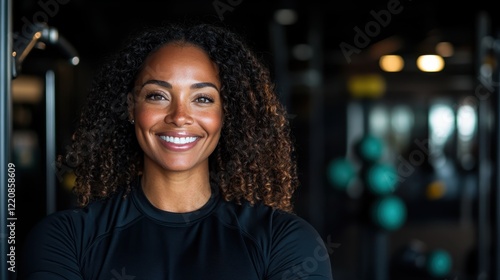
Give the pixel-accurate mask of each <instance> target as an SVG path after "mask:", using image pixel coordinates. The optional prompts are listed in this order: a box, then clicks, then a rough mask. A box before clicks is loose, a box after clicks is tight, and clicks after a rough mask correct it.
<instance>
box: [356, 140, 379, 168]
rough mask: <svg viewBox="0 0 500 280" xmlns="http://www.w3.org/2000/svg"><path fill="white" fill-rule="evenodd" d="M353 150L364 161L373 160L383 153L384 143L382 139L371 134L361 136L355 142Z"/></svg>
mask: <svg viewBox="0 0 500 280" xmlns="http://www.w3.org/2000/svg"><path fill="white" fill-rule="evenodd" d="M354 148H355V151H356V154H357V156H358V157H359V158H360V159H361V160H363V161H365V162H369V163H371V162H375V161H377V160H379V159H380V158H381V157H382V155H383V153H384V143H383V141H382V139H380V138H379V137H376V136H373V135H365V136H363V137H362V138H361V139H360V140H359V141H358V142H357V143H356V144H355V147H354Z"/></svg>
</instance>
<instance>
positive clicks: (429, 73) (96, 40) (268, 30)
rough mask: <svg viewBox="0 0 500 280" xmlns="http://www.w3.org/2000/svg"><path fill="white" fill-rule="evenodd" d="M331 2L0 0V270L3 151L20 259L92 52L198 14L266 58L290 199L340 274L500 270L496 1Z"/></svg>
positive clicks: (66, 178) (56, 206)
mask: <svg viewBox="0 0 500 280" xmlns="http://www.w3.org/2000/svg"><path fill="white" fill-rule="evenodd" d="M325 2H326V1H325ZM325 2H322V1H319V0H308V1H300V0H296V1H293V0H288V1H286V0H282V1H263V0H259V1H256V0H252V1H251V0H198V1H195V0H189V1H187V0H186V1H169V0H164V1H141V2H139V1H127V2H124V1H112V0H105V1H97V0H91V1H89V0H87V1H83V0H40V1H29V0H16V1H9V0H1V1H0V3H1V5H2V7H1V10H2V16H1V18H2V19H1V21H2V22H1V27H2V30H0V32H1V35H2V38H1V50H2V52H1V53H2V64H4V65H3V66H2V67H3V68H2V80H0V81H1V84H2V99H1V100H0V101H1V104H0V105H1V106H2V108H1V110H2V117H3V118H2V119H1V120H2V124H1V127H2V131H1V132H2V135H1V137H2V141H1V143H0V144H1V146H2V147H1V148H2V152H1V157H2V171H1V173H0V175H1V177H2V184H1V186H2V191H3V192H2V196H3V197H4V198H5V199H2V201H1V202H0V204H1V205H2V208H3V209H2V211H0V213H3V214H2V217H1V218H2V221H1V222H2V241H4V242H3V243H2V251H3V252H2V257H1V259H4V258H5V257H6V256H7V262H5V261H2V264H1V265H2V267H1V268H2V271H1V273H2V276H3V278H1V279H4V278H5V277H12V273H7V272H8V270H7V268H8V267H9V263H8V261H9V257H8V254H9V251H8V247H6V245H5V244H6V243H7V240H8V238H4V237H8V236H9V234H10V235H11V232H10V228H9V227H7V225H8V224H9V221H8V216H7V213H6V212H5V211H6V210H7V209H8V205H6V204H7V198H8V192H7V184H4V183H3V182H7V178H8V176H9V174H7V170H8V163H14V164H15V166H16V168H15V178H16V186H15V217H16V218H17V220H16V221H15V239H16V246H17V247H16V248H17V249H16V251H15V254H16V258H19V257H20V256H19V254H20V247H21V246H22V243H23V239H24V237H25V235H26V233H27V232H28V231H29V230H30V228H31V227H32V226H33V225H34V224H35V223H36V222H37V221H39V220H40V219H41V218H43V217H44V216H45V215H47V214H50V213H52V212H54V211H57V210H62V209H67V208H70V207H73V206H74V205H73V203H72V201H73V200H72V199H73V197H72V195H71V191H70V190H71V187H72V184H73V181H74V175H73V173H72V169H71V167H70V166H63V167H56V166H55V159H56V157H57V155H59V154H62V153H64V151H65V149H66V147H67V146H68V145H69V143H70V137H71V133H72V131H73V129H74V126H75V124H76V121H77V118H78V114H79V110H80V107H81V105H82V102H83V101H84V99H85V95H86V91H87V89H88V88H89V84H90V79H91V77H92V75H93V73H94V70H96V67H97V66H98V65H99V63H100V61H102V59H103V58H105V57H106V56H107V55H108V54H110V53H112V52H113V51H114V50H115V49H116V48H117V47H118V46H119V45H120V43H121V41H123V40H124V39H125V38H126V36H127V34H129V32H130V31H131V30H133V29H134V28H136V27H138V26H140V25H143V24H148V23H156V22H161V21H162V20H165V19H169V18H178V19H184V18H185V19H187V18H193V17H194V18H200V19H203V20H207V21H214V22H215V21H222V22H223V23H224V24H227V25H229V26H231V27H232V28H233V29H235V30H237V31H238V32H239V33H241V34H243V35H244V36H245V37H246V38H248V41H249V42H250V44H251V47H252V48H253V49H254V50H255V51H256V52H257V53H258V54H259V55H260V56H261V57H262V58H263V59H264V60H265V61H266V62H267V63H268V65H269V67H270V68H271V70H272V75H273V79H274V80H275V81H276V85H277V89H278V92H279V95H280V98H281V100H282V102H283V103H284V104H285V105H286V107H287V110H288V113H289V117H290V121H291V124H292V128H293V133H294V137H295V138H296V145H297V157H298V162H299V173H300V175H299V176H300V181H301V186H300V188H299V190H298V191H297V193H296V199H295V200H296V202H295V205H296V212H297V214H299V215H300V216H302V217H304V218H305V219H306V220H308V221H309V222H310V223H311V224H313V226H315V228H316V229H317V230H318V231H319V232H320V234H321V236H322V237H323V240H324V242H325V244H326V245H327V248H328V251H329V254H330V258H331V260H332V268H333V273H334V278H335V279H343V280H350V279H352V280H368V279H369V280H389V279H391V280H396V279H397V280H405V279H456V280H459V279H460V280H462V279H484V280H486V279H500V265H498V264H499V262H500V242H499V238H498V237H499V230H500V204H499V202H500V192H499V187H500V181H499V178H498V175H497V174H500V165H499V157H500V154H499V150H498V149H497V148H496V146H497V145H496V144H497V143H498V136H499V135H498V133H499V131H500V122H499V117H500V112H499V108H500V107H499V104H500V100H499V98H498V91H499V88H498V79H499V78H500V77H499V71H498V63H499V62H500V60H499V58H500V54H499V51H500V49H499V46H500V44H499V43H500V41H499V40H500V36H499V33H498V31H499V30H498V22H497V20H496V19H495V17H496V16H495V13H494V11H495V10H494V9H493V7H492V4H491V3H483V2H481V1H471V2H469V3H466V4H464V5H458V4H457V3H456V2H452V3H444V2H443V1H411V0H386V1H368V2H366V3H365V2H360V1H341V2H337V3H334V2H332V3H325ZM36 34H38V35H36ZM10 47H12V49H10ZM12 51H15V52H16V53H17V56H16V57H15V59H14V60H13V61H11V62H10V61H8V59H9V57H11V52H12ZM5 54H7V55H5ZM4 59H5V60H6V62H5V63H4ZM7 62H8V63H7ZM6 65H7V66H6ZM4 167H5V168H4ZM4 186H5V187H4ZM5 223H7V224H5ZM5 266H7V267H5ZM5 279H8V278H5Z"/></svg>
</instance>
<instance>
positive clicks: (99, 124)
mask: <svg viewBox="0 0 500 280" xmlns="http://www.w3.org/2000/svg"><path fill="white" fill-rule="evenodd" d="M127 42H128V44H126V45H125V46H124V47H123V48H121V49H120V50H119V51H117V52H116V53H115V54H114V55H112V56H110V57H108V58H107V59H106V63H104V65H103V67H102V68H101V70H100V71H99V72H98V73H97V75H96V76H95V78H94V80H93V83H92V85H91V88H90V91H89V95H88V98H87V103H86V104H85V105H86V106H84V107H83V109H82V112H81V116H80V119H79V123H78V126H77V128H76V131H75V132H74V134H73V136H72V144H71V148H70V150H69V151H68V153H67V154H66V156H65V157H64V158H63V157H60V163H61V162H63V161H66V162H67V163H71V164H72V165H73V166H74V172H75V175H76V182H75V185H74V187H73V192H74V193H75V194H76V196H77V198H78V204H79V205H80V206H81V207H83V206H85V205H87V204H88V203H89V202H90V201H92V200H96V199H101V198H106V197H109V196H110V195H112V194H113V193H115V192H117V191H118V190H120V189H122V188H125V194H127V193H129V191H130V189H131V187H130V183H131V182H132V181H133V180H134V179H135V178H136V177H137V176H138V175H140V174H141V168H142V164H143V156H144V155H143V152H142V150H141V149H140V146H139V145H138V142H137V138H136V136H135V132H134V129H133V126H132V125H130V123H129V121H128V113H127V100H126V99H127V93H129V92H131V91H132V89H133V86H134V80H135V78H136V75H137V74H138V73H139V71H140V70H141V69H142V68H141V67H143V62H144V60H145V59H146V57H147V56H148V55H150V54H151V53H152V52H154V51H155V50H157V49H158V48H160V47H161V46H163V45H165V44H167V43H170V42H181V43H189V44H192V45H195V46H198V47H200V48H201V49H203V50H204V51H205V52H206V53H207V54H208V56H209V57H210V58H211V59H212V60H213V62H214V63H215V64H216V65H217V67H218V70H219V77H220V80H221V85H222V87H221V91H220V94H221V99H222V105H223V114H224V124H223V128H222V131H221V137H220V140H219V143H218V146H217V148H216V149H215V151H214V152H213V153H212V155H210V157H209V166H210V180H211V182H212V183H215V184H216V185H217V186H218V187H219V190H220V192H221V194H222V197H223V198H224V199H225V200H227V201H234V202H236V203H241V202H242V201H243V200H246V201H248V202H250V203H251V204H254V203H257V202H261V203H263V204H265V205H268V206H270V207H273V208H277V209H281V210H284V211H288V212H292V211H293V203H292V195H293V193H294V190H295V189H296V186H297V183H298V180H297V173H296V162H295V158H294V147H293V140H292V137H291V134H290V126H289V123H288V120H287V118H286V111H285V109H284V107H283V106H282V105H281V103H280V102H279V100H278V97H277V95H276V92H275V86H274V84H273V82H272V81H271V76H270V73H269V69H268V68H267V67H266V66H265V64H264V63H263V62H262V61H261V60H260V59H259V58H258V57H257V56H256V54H255V53H254V52H253V51H252V50H251V48H250V47H249V45H248V44H247V43H246V42H245V41H244V40H243V38H242V37H240V36H239V35H237V33H236V32H231V31H230V30H228V28H225V27H222V26H216V25H215V24H207V23H198V24H180V23H175V24H172V23H169V24H164V25H161V26H156V27H148V28H146V29H145V30H142V32H141V33H138V34H136V36H134V37H131V38H128V41H127Z"/></svg>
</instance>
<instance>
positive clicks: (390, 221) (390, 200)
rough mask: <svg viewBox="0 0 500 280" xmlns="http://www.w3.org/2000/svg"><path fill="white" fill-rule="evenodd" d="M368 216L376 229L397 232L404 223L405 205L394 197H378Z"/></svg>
mask: <svg viewBox="0 0 500 280" xmlns="http://www.w3.org/2000/svg"><path fill="white" fill-rule="evenodd" d="M370 216H371V220H372V222H373V223H374V224H375V225H377V226H378V227H380V228H382V229H385V230H389V231H393V230H397V229H399V228H401V226H402V225H403V224H404V222H405V221H406V216H407V210H406V205H405V203H404V202H403V200H402V199H401V198H399V197H397V196H395V195H388V196H384V197H380V198H377V199H376V200H375V201H374V202H373V204H372V205H371V208H370Z"/></svg>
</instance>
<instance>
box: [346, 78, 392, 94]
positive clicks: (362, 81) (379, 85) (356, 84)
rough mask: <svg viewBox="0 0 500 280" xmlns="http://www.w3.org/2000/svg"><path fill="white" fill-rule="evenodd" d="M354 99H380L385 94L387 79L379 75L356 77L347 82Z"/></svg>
mask: <svg viewBox="0 0 500 280" xmlns="http://www.w3.org/2000/svg"><path fill="white" fill-rule="evenodd" d="M347 87H348V89H349V92H350V93H351V95H352V96H353V97H372V98H373V97H380V96H382V95H383V94H384V93H385V90H386V85H385V79H384V77H382V76H381V75H378V74H366V75H354V76H352V77H350V78H349V80H348V81H347Z"/></svg>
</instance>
